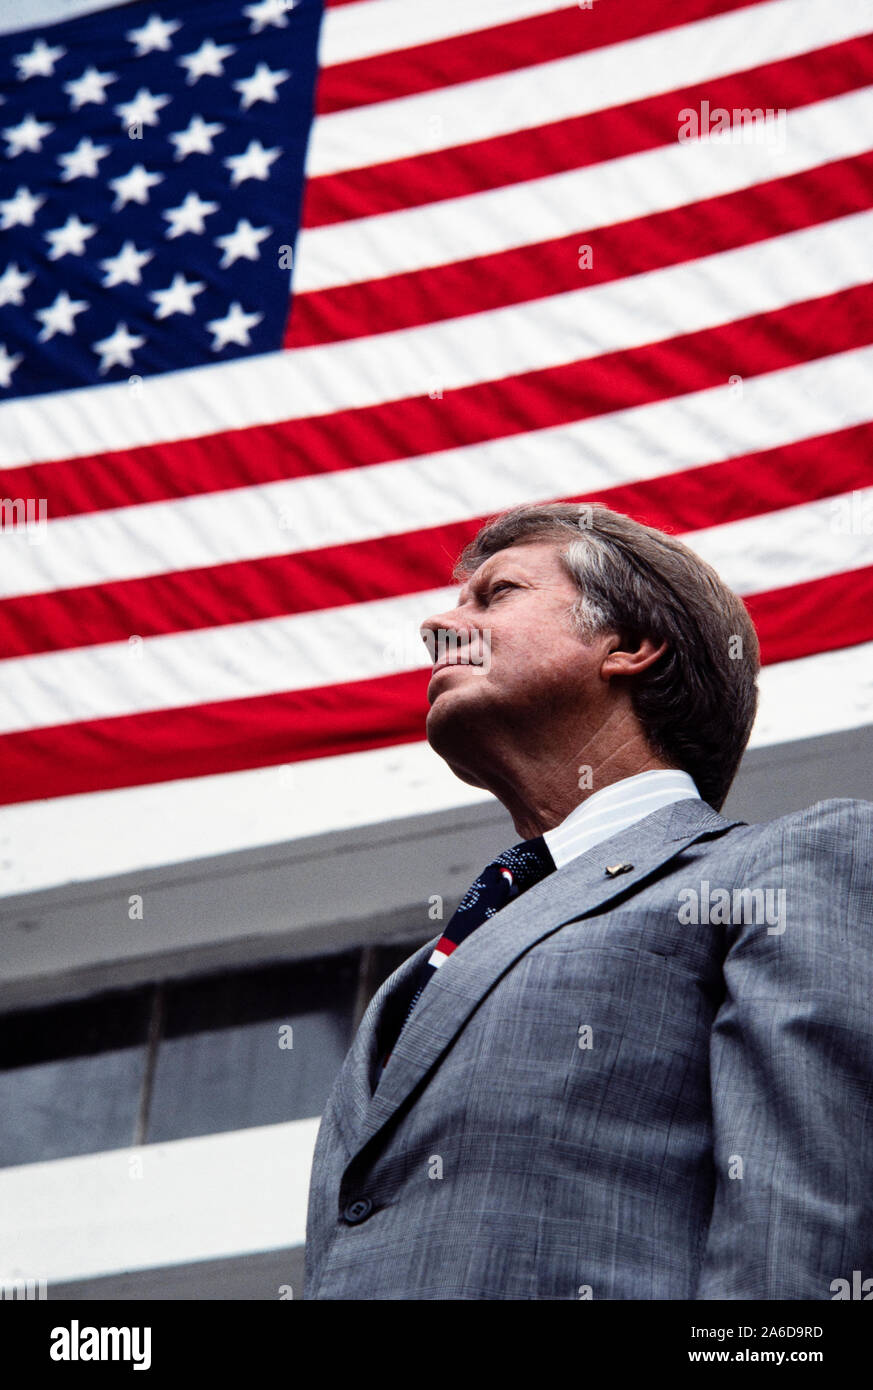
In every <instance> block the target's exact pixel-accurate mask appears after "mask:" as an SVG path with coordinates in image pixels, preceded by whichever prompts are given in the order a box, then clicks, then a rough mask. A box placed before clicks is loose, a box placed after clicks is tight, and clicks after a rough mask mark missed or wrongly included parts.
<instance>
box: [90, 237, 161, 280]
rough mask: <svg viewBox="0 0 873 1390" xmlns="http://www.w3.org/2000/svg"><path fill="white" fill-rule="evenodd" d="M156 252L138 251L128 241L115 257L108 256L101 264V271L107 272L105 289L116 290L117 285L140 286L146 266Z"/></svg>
mask: <svg viewBox="0 0 873 1390" xmlns="http://www.w3.org/2000/svg"><path fill="white" fill-rule="evenodd" d="M154 254H155V253H154V251H138V250H137V249H136V246H135V245H134V243H133V242H132V241H126V242H125V243H124V245H123V246H122V248H121V250H120V251H119V252H118V254H117V255H115V256H107V258H106V260H105V261H101V262H100V269H101V270H105V271H106V278H105V280H104V281H103V288H104V289H106V290H111V289H114V288H115V286H116V285H139V284H141V283H142V275H141V274H140V272H141V270H142V268H143V266H144V265H148V263H149V261H150V260H152V259H153V258H154Z"/></svg>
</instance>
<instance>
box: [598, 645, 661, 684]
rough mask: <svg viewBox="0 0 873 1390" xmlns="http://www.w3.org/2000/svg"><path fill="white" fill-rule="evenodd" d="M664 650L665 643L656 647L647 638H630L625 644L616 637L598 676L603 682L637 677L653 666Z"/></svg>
mask: <svg viewBox="0 0 873 1390" xmlns="http://www.w3.org/2000/svg"><path fill="white" fill-rule="evenodd" d="M666 650H667V643H666V642H661V643H660V644H659V645H656V644H655V643H654V642H653V641H652V640H651V638H649V637H639V638H632V639H630V641H627V642H626V643H625V639H624V638H622V637H619V636H616V638H615V645H614V647H613V649H612V651H610V652H608V653H607V655H606V656H605V657H604V658H603V661H602V662H601V665H600V674H601V676H602V677H603V679H604V680H610V679H612V677H613V676H636V675H639V673H640V671H645V670H646V668H647V667H648V666H654V664H655V662H656V661H659V660H660V658H661V657H662V656H663V655H664V653H665V651H666Z"/></svg>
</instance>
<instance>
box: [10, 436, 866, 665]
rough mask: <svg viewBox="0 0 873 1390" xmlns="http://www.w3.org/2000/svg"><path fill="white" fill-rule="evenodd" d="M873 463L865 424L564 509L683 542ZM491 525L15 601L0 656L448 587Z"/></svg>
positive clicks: (814, 495) (587, 496) (831, 485)
mask: <svg viewBox="0 0 873 1390" xmlns="http://www.w3.org/2000/svg"><path fill="white" fill-rule="evenodd" d="M871 458H873V424H869V425H859V426H856V427H855V428H854V429H847V430H840V431H839V432H837V433H835V434H829V435H823V436H820V437H817V438H815V439H804V440H802V441H800V442H799V443H796V444H791V445H786V446H784V447H782V448H779V449H769V450H766V451H762V452H760V453H753V454H746V455H743V456H740V457H738V458H733V459H727V460H725V461H723V462H719V463H713V464H703V465H701V466H700V467H697V468H689V469H685V470H683V471H682V472H681V473H669V474H666V475H665V476H663V477H659V478H649V479H644V480H642V481H639V482H634V483H625V484H622V485H618V486H615V487H611V488H599V489H597V490H595V491H588V492H580V493H577V494H574V496H573V497H570V498H567V499H566V500H568V501H575V502H594V501H597V502H602V503H603V504H604V505H605V506H608V507H612V508H613V509H614V510H616V511H619V512H624V513H625V514H626V515H629V516H634V517H636V518H637V519H638V520H640V521H643V522H645V523H646V524H647V525H649V526H656V527H659V528H660V529H662V530H666V531H669V532H671V533H677V534H682V533H686V532H690V531H698V530H703V529H705V528H706V527H709V526H716V525H727V524H728V523H730V522H733V521H741V520H743V519H744V518H746V517H750V516H755V515H758V514H760V513H762V512H769V511H778V510H781V509H782V508H785V507H792V506H797V505H799V504H800V503H803V502H814V501H817V500H819V499H820V498H823V497H831V496H835V495H837V494H840V493H847V492H850V491H851V490H852V489H854V488H864V487H869V486H871V485H873V464H871V462H870V459H871ZM824 459H826V460H827V466H826V467H825V466H823V460H824ZM583 471H584V470H583V467H581V466H580V473H582V472H583ZM485 520H486V518H485V517H484V516H482V517H470V518H469V519H468V520H465V521H460V522H456V523H454V524H451V525H443V526H434V527H430V528H427V529H421V530H417V531H408V532H404V533H402V534H400V535H394V536H384V537H378V538H376V539H374V540H366V541H357V542H354V543H350V544H346V545H337V546H326V547H324V548H322V549H320V550H308V551H303V552H301V553H299V554H293V555H277V556H270V557H269V558H266V559H259V560H243V561H238V562H237V563H234V564H227V565H216V566H211V567H209V568H204V569H198V570H188V571H182V572H179V573H176V574H160V575H155V576H154V577H152V578H149V579H129V580H119V581H116V582H114V583H109V584H97V585H89V586H87V587H83V588H79V589H67V590H58V591H55V592H53V593H47V594H33V595H27V596H26V597H22V598H12V599H5V600H4V601H3V602H0V651H2V653H3V655H4V656H6V657H7V658H9V657H16V656H26V655H30V654H33V653H36V652H44V651H59V650H62V649H64V648H70V647H78V646H90V645H94V644H97V643H101V642H125V641H127V639H128V638H129V637H130V636H131V635H132V634H137V635H139V636H141V637H155V636H159V635H162V634H166V633H171V632H191V631H195V630H198V629H203V628H207V627H220V626H223V625H225V624H228V623H243V622H255V621H261V620H263V619H268V618H279V617H285V616H288V615H290V614H293V613H306V612H313V611H315V610H320V609H329V608H336V607H341V606H343V605H345V604H351V603H368V602H372V601H374V600H378V599H386V598H394V597H396V596H397V595H399V594H404V593H418V592H422V591H424V590H427V589H434V588H438V587H441V586H442V585H444V584H446V583H447V582H449V576H450V570H451V565H452V562H453V560H454V558H455V557H456V556H457V555H458V554H459V553H460V551H461V550H462V548H463V547H464V546H465V545H466V544H467V542H468V541H470V540H472V539H473V537H474V536H475V534H476V532H477V531H478V530H479V528H480V526H482V525H483V524H484V522H485ZM779 659H780V660H781V659H783V658H779ZM0 672H2V667H0Z"/></svg>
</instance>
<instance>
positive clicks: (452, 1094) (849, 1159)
mask: <svg viewBox="0 0 873 1390" xmlns="http://www.w3.org/2000/svg"><path fill="white" fill-rule="evenodd" d="M617 861H626V862H628V863H631V864H632V865H633V868H632V870H631V871H629V872H627V873H624V874H621V875H618V876H617V877H610V876H609V875H607V874H606V872H605V868H606V866H607V865H614V864H615V863H616V862H617ZM871 862H873V803H870V802H865V801H850V800H831V801H823V802H819V803H818V804H817V805H815V806H813V807H811V808H809V809H808V810H806V811H802V812H798V813H795V814H792V815H788V816H785V817H783V818H782V819H780V820H776V821H772V822H770V823H768V824H763V825H747V824H746V823H744V822H742V821H732V820H726V819H724V818H723V817H722V816H720V815H718V813H717V812H716V811H714V810H713V809H712V807H710V806H708V805H707V804H706V803H705V802H701V801H695V800H686V801H679V802H676V803H674V804H673V805H671V806H666V807H662V808H661V809H660V810H658V811H655V812H653V813H652V814H651V815H649V816H647V817H646V818H645V819H644V820H642V821H639V822H637V824H636V825H633V826H631V827H630V828H629V829H627V830H625V831H623V832H621V833H620V834H618V835H615V836H613V837H612V838H611V839H609V840H606V841H605V842H603V843H602V844H599V845H596V846H595V847H594V848H593V849H591V850H589V851H587V852H586V853H585V854H582V855H580V856H579V857H578V858H577V859H575V860H573V861H572V863H570V864H568V865H566V866H565V867H564V868H563V869H561V870H559V871H556V872H555V873H553V874H552V875H551V876H550V877H549V878H547V879H545V880H543V881H542V882H541V883H538V884H537V885H536V886H535V887H533V888H531V889H529V890H528V892H527V893H525V894H524V895H523V896H522V897H520V898H518V899H516V900H515V901H514V902H512V903H510V904H509V905H508V906H507V907H505V908H504V909H503V910H502V911H501V912H499V913H498V914H497V915H496V916H495V917H493V918H492V919H491V920H490V921H489V922H486V923H484V924H483V925H482V926H480V927H479V928H478V929H477V930H476V931H475V932H474V933H473V935H472V936H471V937H470V938H469V939H468V940H467V941H465V942H464V943H463V946H462V947H461V948H459V949H458V950H457V951H456V952H455V953H454V954H453V955H452V956H451V957H450V959H449V960H448V961H447V962H446V964H445V965H443V967H442V968H441V970H440V971H439V973H438V975H436V976H435V977H434V978H433V979H432V980H431V981H430V983H429V984H428V986H427V989H426V990H425V992H424V994H423V995H422V998H421V1000H420V1001H419V1003H418V1006H417V1008H416V1010H415V1012H414V1014H413V1016H412V1018H411V1020H410V1022H409V1023H408V1025H407V1026H406V1028H405V1029H404V1031H403V1033H402V1035H401V1037H400V1038H399V1040H398V1042H397V1044H396V1046H395V1048H394V1051H393V1054H392V1057H391V1061H390V1063H389V1065H388V1066H387V1067H386V1069H385V1071H384V1073H383V1074H382V1076H381V1078H380V1080H379V1082H378V1085H377V1086H376V1088H375V1090H374V1089H373V1080H374V1076H375V1074H376V1068H377V1061H378V1058H379V1055H380V1041H379V1037H378V1030H379V1024H380V1020H382V1019H384V1017H385V1013H386V1008H387V1006H388V1004H389V1002H390V1000H391V999H392V997H394V995H395V991H398V990H401V991H402V989H403V986H404V984H405V983H406V982H408V979H409V977H410V975H411V972H412V971H414V969H415V968H416V966H417V964H418V963H419V962H420V961H422V960H425V959H426V958H427V956H428V955H429V954H430V951H431V949H432V947H433V945H434V942H430V943H428V944H427V945H425V946H423V947H422V948H421V950H419V951H418V952H416V953H415V955H413V956H412V957H411V958H410V959H409V960H408V961H406V962H405V963H404V964H403V965H402V966H401V967H400V969H399V970H397V971H395V973H394V974H393V975H392V976H391V978H390V979H389V980H387V981H386V982H385V984H384V985H383V986H382V988H381V989H380V990H379V992H378V993H377V994H376V996H375V998H374V999H373V1000H372V1002H371V1004H370V1006H369V1008H368V1010H367V1013H366V1015H365V1017H364V1019H363V1022H362V1023H361V1026H360V1029H359V1030H358V1033H357V1036H356V1038H355V1040H354V1043H353V1045H352V1047H351V1050H350V1052H349V1054H348V1056H347V1058H346V1061H345V1064H344V1065H343V1067H342V1070H341V1072H340V1074H339V1077H338V1078H337V1081H336V1084H335V1086H334V1089H333V1092H332V1094H331V1096H330V1099H329V1101H328V1104H327V1107H326V1109H325V1112H324V1115H323V1118H322V1122H321V1127H320V1130H319V1134H318V1140H317V1144H316V1149H315V1157H314V1164H313V1172H312V1181H311V1188H310V1199H309V1216H308V1230H307V1250H306V1279H305V1288H304V1297H305V1298H309V1299H579V1298H583V1299H585V1298H593V1299H752V1298H763V1299H831V1298H833V1297H834V1293H833V1292H832V1291H831V1285H832V1282H833V1281H834V1280H837V1279H848V1280H849V1281H850V1283H851V1280H852V1274H853V1271H854V1270H861V1271H862V1273H863V1276H864V1277H865V1278H866V1277H873V885H871V870H870V866H871ZM718 889H724V890H728V893H729V894H730V903H731V908H730V914H729V919H728V920H725V921H722V920H713V919H714V918H715V919H718V918H720V917H724V915H725V914H724V911H723V910H719V909H716V910H715V911H713V910H712V903H713V901H714V900H716V899H717V898H718V894H717V890H718ZM743 889H751V890H755V889H763V890H767V889H770V890H771V896H770V899H769V902H770V906H771V909H772V910H771V911H770V912H769V914H768V920H765V918H764V912H763V910H762V906H761V903H762V899H763V901H764V903H766V901H767V899H766V898H765V896H764V895H763V894H762V895H760V896H758V897H755V896H754V895H752V896H746V897H745V898H742V899H739V900H737V899H735V898H734V896H733V895H734V890H743ZM780 889H783V890H784V899H783V900H782V902H783V907H784V910H783V912H782V914H781V919H780V916H779V912H778V903H779V901H780V899H779V897H778V891H779V890H780ZM689 890H692V894H693V895H696V896H697V900H698V903H702V904H703V905H704V906H705V905H706V902H707V900H708V901H709V903H710V910H709V912H708V914H707V915H708V918H709V920H706V921H705V922H702V923H695V922H694V921H693V911H692V907H693V896H692V897H689ZM722 901H723V899H722ZM689 903H691V904H692V907H689ZM683 904H684V906H683ZM689 918H690V920H689ZM730 918H733V920H730ZM743 918H745V919H746V920H742V919H743ZM749 919H752V920H749Z"/></svg>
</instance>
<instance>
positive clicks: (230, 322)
mask: <svg viewBox="0 0 873 1390" xmlns="http://www.w3.org/2000/svg"><path fill="white" fill-rule="evenodd" d="M263 317H264V316H263V314H247V313H245V311H244V310H243V307H242V305H241V304H240V303H239V301H238V300H234V302H233V304H231V306H230V308H229V309H228V311H227V313H226V315H225V316H224V318H223V319H211V320H210V322H209V323H207V325H206V327H207V328H208V329H209V332H210V333H212V334H214V338H213V342H212V351H213V352H220V351H221V349H222V348H225V347H227V345H228V343H236V344H237V345H238V346H239V347H248V346H249V342H250V339H249V330H250V329H252V328H254V327H255V325H256V324H258V323H260V321H261V319H262V318H263Z"/></svg>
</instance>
